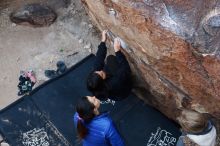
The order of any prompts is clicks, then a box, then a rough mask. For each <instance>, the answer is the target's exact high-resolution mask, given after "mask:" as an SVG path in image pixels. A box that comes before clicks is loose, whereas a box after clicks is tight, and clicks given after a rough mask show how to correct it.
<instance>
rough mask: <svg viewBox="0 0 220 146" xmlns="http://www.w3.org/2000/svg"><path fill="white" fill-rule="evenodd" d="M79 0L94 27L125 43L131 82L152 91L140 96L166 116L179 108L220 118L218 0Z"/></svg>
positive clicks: (219, 22)
mask: <svg viewBox="0 0 220 146" xmlns="http://www.w3.org/2000/svg"><path fill="white" fill-rule="evenodd" d="M82 1H83V3H84V5H85V7H86V9H87V11H88V13H89V15H90V16H91V17H92V18H93V20H94V22H96V24H97V25H98V27H99V28H100V29H109V30H111V32H112V33H113V34H114V35H117V36H119V37H120V38H121V39H123V40H124V41H125V42H126V43H127V44H128V46H129V49H126V50H125V51H126V52H127V53H126V54H127V57H128V58H129V60H130V63H131V66H133V70H134V73H135V74H136V76H137V77H138V78H139V80H140V81H139V82H138V84H137V85H136V86H139V87H140V86H141V87H142V88H139V91H143V89H144V88H145V89H147V90H149V91H150V92H151V93H152V94H153V95H155V97H154V98H149V97H147V96H145V97H143V96H142V98H144V99H145V101H147V102H148V103H150V104H152V105H154V106H155V107H157V108H158V109H159V110H160V111H162V112H163V113H164V114H166V115H167V116H168V117H170V118H172V119H176V113H177V112H175V111H177V109H180V108H190V109H194V110H196V111H199V112H201V113H209V114H211V115H212V116H214V117H216V118H220V90H219V89H220V41H219V39H220V2H218V1H214V0H199V1H198V0H188V1H182V0H175V1H173V0H163V1H161V0H103V1H101V0H82ZM140 89H141V90H140ZM139 93H140V92H139ZM142 93H143V92H142ZM142 95H143V94H142Z"/></svg>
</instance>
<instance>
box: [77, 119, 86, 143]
mask: <svg viewBox="0 0 220 146" xmlns="http://www.w3.org/2000/svg"><path fill="white" fill-rule="evenodd" d="M77 133H78V136H79V139H83V138H85V137H86V135H87V134H88V129H87V128H86V127H85V125H84V123H83V121H82V120H80V119H79V120H78V122H77Z"/></svg>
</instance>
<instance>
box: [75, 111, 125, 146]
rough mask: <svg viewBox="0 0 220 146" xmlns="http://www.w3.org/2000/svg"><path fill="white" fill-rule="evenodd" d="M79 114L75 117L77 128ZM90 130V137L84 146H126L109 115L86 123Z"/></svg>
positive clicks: (86, 138)
mask: <svg viewBox="0 0 220 146" xmlns="http://www.w3.org/2000/svg"><path fill="white" fill-rule="evenodd" d="M77 121H78V113H77V112H76V113H75V115H74V124H75V127H76V125H77ZM84 124H85V126H86V127H87V128H88V131H89V132H88V135H87V136H86V137H85V138H84V139H83V140H82V143H83V146H125V144H124V141H123V140H122V138H121V136H120V135H119V133H118V131H117V130H116V128H115V125H114V123H113V121H112V120H111V118H110V117H109V115H108V113H103V114H100V115H98V116H96V117H95V118H93V119H92V121H90V122H89V123H84Z"/></svg>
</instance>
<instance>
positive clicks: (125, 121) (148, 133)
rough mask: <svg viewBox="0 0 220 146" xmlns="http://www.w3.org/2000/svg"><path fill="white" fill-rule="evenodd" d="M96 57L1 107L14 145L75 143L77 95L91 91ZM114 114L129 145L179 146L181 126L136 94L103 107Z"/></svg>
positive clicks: (0, 118) (3, 127)
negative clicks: (89, 83)
mask: <svg viewBox="0 0 220 146" xmlns="http://www.w3.org/2000/svg"><path fill="white" fill-rule="evenodd" d="M93 61H94V55H90V56H88V57H86V58H85V59H83V60H82V61H81V62H79V63H78V64H76V65H74V66H73V67H72V68H70V69H69V70H68V72H67V73H65V74H63V75H61V76H59V77H57V78H54V79H51V80H49V81H47V82H46V83H44V84H43V85H41V86H39V87H37V88H36V89H34V91H33V92H32V93H31V94H30V95H28V96H24V97H22V98H20V99H19V100H17V101H16V102H14V103H12V104H11V105H9V106H8V107H6V108H4V109H3V110H1V111H0V132H1V134H2V135H3V137H4V139H5V140H6V141H7V142H8V143H9V144H10V145H11V146H74V145H80V144H79V142H78V141H77V139H76V133H75V130H74V124H73V120H72V117H73V115H74V112H75V109H74V105H75V102H76V100H77V98H79V97H81V96H86V95H91V93H90V92H88V91H87V89H86V77H87V75H88V73H89V71H90V70H91V68H92V65H93ZM101 111H110V115H111V117H112V118H113V120H114V121H115V123H116V126H117V128H118V130H119V132H120V134H121V135H122V137H123V138H124V139H125V142H126V145H127V146H175V143H176V141H177V139H178V137H179V135H180V132H179V130H178V127H177V126H176V125H175V124H174V123H173V122H172V121H171V120H169V119H167V118H166V117H165V116H163V115H162V114H161V113H160V112H158V111H157V110H155V109H154V108H152V107H150V106H148V105H145V104H144V102H143V101H141V100H140V99H138V98H137V97H136V96H135V95H134V94H131V95H130V96H129V97H128V98H127V99H125V100H123V101H120V102H116V103H115V104H114V105H112V104H103V105H101Z"/></svg>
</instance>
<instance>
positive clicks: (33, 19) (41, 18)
mask: <svg viewBox="0 0 220 146" xmlns="http://www.w3.org/2000/svg"><path fill="white" fill-rule="evenodd" d="M56 18H57V15H56V13H55V12H54V11H53V10H52V9H51V8H49V7H48V6H45V5H41V4H27V5H24V6H23V7H21V8H19V9H17V10H15V11H14V12H12V13H11V15H10V19H11V21H12V22H14V23H17V24H24V25H26V24H28V25H31V26H36V27H42V26H49V25H50V24H52V23H53V22H54V21H55V20H56Z"/></svg>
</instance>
